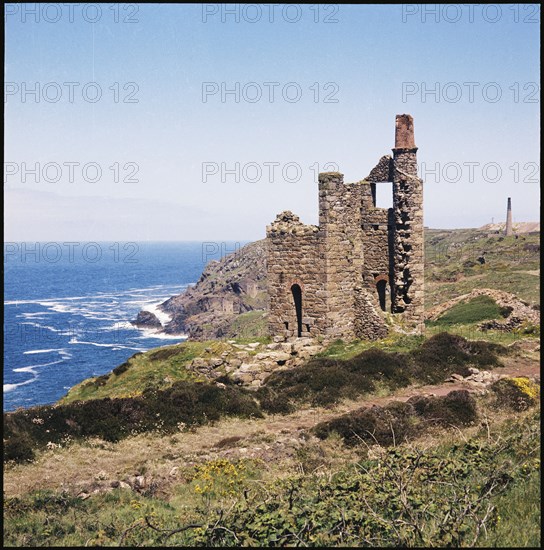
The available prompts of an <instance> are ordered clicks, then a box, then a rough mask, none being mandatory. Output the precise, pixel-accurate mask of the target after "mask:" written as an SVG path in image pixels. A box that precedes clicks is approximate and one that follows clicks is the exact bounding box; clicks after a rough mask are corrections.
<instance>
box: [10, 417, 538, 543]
mask: <svg viewBox="0 0 544 550" xmlns="http://www.w3.org/2000/svg"><path fill="white" fill-rule="evenodd" d="M377 450H378V451H380V452H378V453H377V454H378V456H379V458H365V459H364V460H361V461H360V462H354V463H352V464H350V465H347V466H343V467H342V468H340V469H329V470H325V471H324V472H323V471H322V472H321V475H319V474H318V473H315V474H313V475H308V474H306V475H298V474H292V475H290V476H288V477H282V479H277V478H275V479H271V480H269V481H262V482H260V483H255V482H254V481H253V480H252V479H250V478H248V477H247V476H246V475H245V474H244V471H243V470H241V466H242V463H230V462H229V461H227V460H223V459H221V460H215V461H210V462H207V463H203V464H202V465H200V466H199V467H198V468H195V474H194V479H192V480H187V481H186V482H185V483H184V482H181V483H180V491H185V492H183V493H182V494H183V495H184V498H183V499H179V500H177V501H176V500H170V501H164V500H161V499H159V498H151V497H146V496H143V495H139V494H138V493H134V492H132V491H129V490H122V489H115V490H114V491H112V492H110V493H105V494H98V495H93V496H92V497H90V498H88V499H86V500H81V499H79V498H75V497H73V496H70V495H68V494H59V493H51V492H48V493H44V492H38V493H34V494H31V495H26V496H24V497H22V498H10V499H5V501H4V545H6V546H18V547H20V546H30V547H37V546H53V547H57V546H70V545H72V546H84V545H87V546H129V547H141V546H152V547H155V546H168V547H187V546H188V547H192V546H202V547H215V546H231V547H232V546H234V547H245V546H262V547H280V546H312V547H315V546H321V547H324V546H325V547H326V546H330V547H335V546H340V547H346V546H372V547H397V548H402V547H423V548H425V547H473V546H477V547H480V546H484V545H488V546H494V547H519V546H528V547H539V546H540V544H539V543H540V522H539V515H540V514H539V511H540V495H539V491H538V482H539V455H540V423H539V415H538V413H534V414H530V415H528V414H527V413H525V414H523V416H522V417H521V418H519V419H518V420H515V421H514V422H512V421H511V420H509V421H508V422H506V423H505V424H502V425H500V426H496V425H491V427H489V428H486V429H484V430H482V432H481V433H480V434H477V435H475V436H474V437H472V438H470V439H468V440H466V441H463V442H461V443H455V444H444V443H443V444H436V445H434V446H433V447H431V448H426V449H425V450H423V449H419V448H417V447H414V446H412V445H401V446H397V447H395V448H394V449H389V450H383V449H382V450H380V449H377ZM323 474H325V475H323ZM197 487H198V490H197ZM190 491H192V494H193V495H195V494H198V495H199V498H200V497H202V499H203V500H197V502H195V503H194V504H193V505H191V500H190V499H189V498H188V496H189V494H190ZM206 499H207V500H206ZM204 500H205V501H206V502H207V503H208V505H207V506H203V505H202V502H204Z"/></svg>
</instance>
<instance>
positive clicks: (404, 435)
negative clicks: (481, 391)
mask: <svg viewBox="0 0 544 550" xmlns="http://www.w3.org/2000/svg"><path fill="white" fill-rule="evenodd" d="M477 418H478V411H477V408H476V401H475V400H474V398H473V397H472V396H471V395H470V393H469V392H468V391H466V390H455V391H452V392H450V393H448V395H446V396H444V397H415V398H412V399H409V400H408V402H406V403H404V402H401V401H392V402H391V403H389V404H388V405H386V406H385V407H379V406H374V407H371V408H362V409H358V410H356V411H353V412H351V413H348V414H345V415H342V416H340V417H338V418H335V419H333V420H329V421H327V422H322V423H320V424H318V425H317V426H316V427H315V428H314V433H315V434H316V435H317V437H319V438H321V439H324V438H326V437H328V436H329V435H330V434H331V433H337V434H339V435H340V436H341V437H342V439H343V440H344V442H345V443H346V445H349V446H353V445H360V444H361V443H363V442H365V443H367V444H372V443H378V444H380V445H383V446H384V447H387V446H390V445H396V444H399V443H402V442H404V441H406V440H411V439H415V438H416V437H419V436H421V435H423V434H424V433H425V432H426V431H428V429H429V428H431V427H433V426H435V425H440V426H445V427H448V426H458V427H459V426H466V425H469V424H472V423H474V422H475V421H476V419H477Z"/></svg>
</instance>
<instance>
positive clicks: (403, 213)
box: [392, 114, 425, 332]
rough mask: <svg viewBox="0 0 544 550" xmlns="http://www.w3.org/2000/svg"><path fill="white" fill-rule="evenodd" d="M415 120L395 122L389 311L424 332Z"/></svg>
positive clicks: (420, 198) (420, 187)
mask: <svg viewBox="0 0 544 550" xmlns="http://www.w3.org/2000/svg"><path fill="white" fill-rule="evenodd" d="M416 153H417V147H416V144H415V139H414V119H413V118H412V117H411V116H410V115H407V114H404V115H397V116H396V119H395V147H394V149H393V169H394V175H393V216H394V227H393V231H394V235H393V248H394V252H393V254H394V255H393V266H394V267H393V269H394V284H393V292H392V306H393V307H392V311H393V313H402V314H403V315H404V318H405V319H406V321H408V322H409V323H413V324H414V325H416V326H417V328H418V329H419V331H421V332H422V331H423V329H424V319H425V312H424V303H423V300H424V294H423V279H424V273H423V266H424V256H423V253H424V250H423V246H424V245H423V181H422V180H421V179H420V178H419V177H418V175H417V157H416Z"/></svg>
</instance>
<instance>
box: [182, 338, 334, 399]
mask: <svg viewBox="0 0 544 550" xmlns="http://www.w3.org/2000/svg"><path fill="white" fill-rule="evenodd" d="M271 346H272V347H271ZM240 347H243V348H244V349H243V351H240ZM323 349H324V346H323V345H322V344H320V343H318V342H317V341H316V340H314V339H313V338H296V339H292V341H289V342H276V343H274V344H260V343H258V342H254V343H250V344H247V345H244V346H241V344H230V350H227V351H223V352H222V353H221V356H220V357H216V356H210V357H195V358H194V359H193V360H192V361H191V362H190V363H189V364H188V365H187V368H188V369H189V370H192V371H193V372H195V373H197V374H199V375H203V376H205V377H207V378H210V379H212V380H213V379H216V378H219V377H221V376H223V375H225V374H226V375H228V376H230V377H231V378H232V380H234V381H235V382H236V383H237V384H240V385H244V386H248V387H250V388H253V389H256V388H258V387H260V386H261V384H262V383H263V382H264V380H265V379H266V378H267V377H268V376H269V375H270V374H271V373H272V372H274V371H277V370H284V369H288V368H294V367H297V366H300V365H302V364H303V363H304V362H306V361H307V360H308V359H309V358H310V357H313V356H314V355H316V354H317V353H320V352H321V351H323ZM217 384H218V385H220V386H221V387H225V385H224V384H223V383H221V382H217Z"/></svg>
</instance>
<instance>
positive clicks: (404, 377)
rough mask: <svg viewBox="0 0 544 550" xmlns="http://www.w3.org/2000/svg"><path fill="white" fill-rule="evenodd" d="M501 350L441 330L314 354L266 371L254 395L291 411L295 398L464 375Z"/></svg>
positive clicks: (324, 397) (316, 398)
mask: <svg viewBox="0 0 544 550" xmlns="http://www.w3.org/2000/svg"><path fill="white" fill-rule="evenodd" d="M404 345H405V344H404ZM342 349H343V348H342V345H341V344H340V343H339V342H336V343H335V344H333V351H334V353H335V354H336V355H339V354H340V352H341V351H342ZM506 351H507V350H506V348H504V347H503V346H501V345H499V344H492V343H487V342H479V341H476V342H471V341H468V340H465V339H464V338H462V337H459V336H454V335H451V334H448V333H446V332H443V333H440V334H437V335H435V336H433V337H432V338H430V339H428V340H426V341H424V342H423V344H421V345H420V346H419V347H414V348H412V350H411V351H408V352H405V353H401V352H385V351H383V350H381V349H377V348H372V349H368V350H366V351H363V352H362V353H360V354H359V355H356V356H354V357H350V358H348V359H337V358H333V357H330V356H326V355H325V356H322V357H314V358H312V359H310V361H308V363H306V364H305V365H303V366H301V367H297V368H296V369H289V370H285V371H277V372H274V373H272V374H271V375H270V376H269V377H268V378H267V380H266V383H265V385H264V386H262V387H261V388H259V390H258V391H257V396H258V398H259V400H260V402H261V406H262V408H263V409H264V410H265V411H267V412H272V413H284V412H289V411H293V410H295V408H296V406H297V404H300V403H310V404H312V405H330V404H333V403H338V402H339V401H340V400H342V399H354V398H356V397H358V396H360V395H363V394H371V393H373V392H376V390H382V391H383V390H386V391H393V390H395V389H397V388H401V387H405V386H408V385H410V384H437V383H439V382H443V381H444V380H445V379H446V378H447V377H448V376H450V375H451V374H453V373H457V374H460V375H462V376H468V374H469V371H468V367H469V366H471V365H473V366H477V367H478V368H483V369H489V368H493V367H496V366H499V365H500V361H499V359H498V354H500V353H506ZM347 353H348V356H349V355H350V351H348V352H347Z"/></svg>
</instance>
